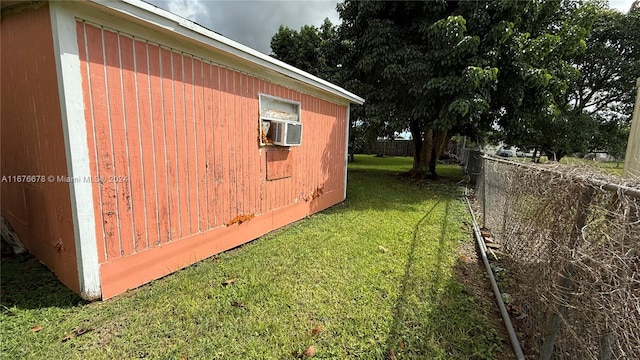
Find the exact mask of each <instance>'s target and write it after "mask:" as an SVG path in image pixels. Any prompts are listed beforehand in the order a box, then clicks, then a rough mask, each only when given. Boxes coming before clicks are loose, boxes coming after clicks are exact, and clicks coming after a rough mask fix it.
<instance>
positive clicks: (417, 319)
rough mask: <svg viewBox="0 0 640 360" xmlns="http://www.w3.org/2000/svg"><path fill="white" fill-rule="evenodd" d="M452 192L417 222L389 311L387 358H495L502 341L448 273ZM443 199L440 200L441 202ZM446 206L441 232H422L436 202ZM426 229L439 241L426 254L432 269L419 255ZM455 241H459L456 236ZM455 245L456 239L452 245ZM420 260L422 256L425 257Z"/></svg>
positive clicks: (463, 287)
mask: <svg viewBox="0 0 640 360" xmlns="http://www.w3.org/2000/svg"><path fill="white" fill-rule="evenodd" d="M452 201H453V198H451V197H450V198H446V199H443V200H440V201H438V202H437V203H436V204H435V205H433V207H431V209H429V211H428V212H427V213H426V214H425V215H424V216H423V217H422V218H421V219H420V220H419V221H418V222H417V223H416V225H415V226H414V230H413V237H412V240H411V244H410V248H409V253H408V258H407V262H406V266H405V270H404V275H403V277H402V280H401V281H402V284H401V288H400V294H399V296H398V299H397V301H396V305H395V307H394V311H393V322H392V325H391V327H390V331H389V334H388V337H387V340H386V349H387V350H386V351H387V357H386V358H387V359H395V358H396V356H398V357H402V358H417V359H436V358H440V359H494V358H495V355H496V350H498V349H500V348H501V347H502V341H501V340H500V338H499V335H498V333H497V332H496V331H495V330H494V329H488V327H487V319H486V318H483V317H480V316H478V314H481V313H482V312H479V311H478V307H479V305H478V304H477V299H476V297H474V295H473V294H472V293H471V292H470V291H469V290H468V289H467V288H466V287H465V286H463V285H462V284H461V283H460V282H459V281H458V280H457V279H456V277H455V276H449V274H451V273H452V269H453V266H452V264H451V263H450V262H451V261H450V260H449V259H446V257H447V256H451V255H450V254H451V247H452V243H451V241H452V240H451V239H448V238H447V229H448V226H449V224H448V223H450V222H451V221H452V218H451V216H450V210H451V202H452ZM443 202H444V204H443ZM439 206H444V216H443V217H442V222H441V223H440V224H437V226H439V233H438V234H437V235H436V234H430V235H429V234H425V232H424V230H423V229H422V227H423V226H428V225H431V226H433V225H435V224H433V218H435V219H437V218H438V216H437V215H433V213H434V211H435V210H436V208H438V207H439ZM425 235H426V236H431V237H432V238H433V237H435V236H437V246H436V248H435V249H432V250H433V251H431V254H430V255H429V257H431V258H432V261H431V263H432V264H435V266H434V267H431V268H430V269H424V268H422V267H421V266H420V260H419V259H417V257H418V256H424V255H417V254H420V253H424V252H425V247H428V246H433V245H435V244H434V243H435V242H433V241H432V242H430V243H427V242H425V241H424V240H425ZM456 243H457V242H456ZM453 246H457V245H455V244H454V245H453ZM423 261H424V260H423Z"/></svg>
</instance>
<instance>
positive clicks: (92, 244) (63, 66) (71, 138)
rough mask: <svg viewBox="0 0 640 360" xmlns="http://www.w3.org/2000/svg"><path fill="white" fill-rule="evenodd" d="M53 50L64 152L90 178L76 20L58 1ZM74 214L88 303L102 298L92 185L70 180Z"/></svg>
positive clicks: (76, 174)
mask: <svg viewBox="0 0 640 360" xmlns="http://www.w3.org/2000/svg"><path fill="white" fill-rule="evenodd" d="M49 14H50V17H51V31H52V34H53V48H54V55H55V61H56V72H57V78H58V93H59V97H60V110H61V113H62V114H61V116H62V131H63V134H64V144H65V153H66V158H67V159H66V160H67V170H68V174H69V177H72V178H75V179H87V178H90V177H91V168H90V165H89V146H88V143H87V129H86V122H85V117H84V103H83V102H84V97H83V93H82V91H83V90H82V75H81V72H80V59H79V56H78V54H79V53H78V42H77V35H76V20H75V17H74V16H73V14H72V13H71V12H69V11H68V10H67V9H65V8H64V6H62V4H61V3H58V2H50V3H49ZM69 191H70V194H71V199H70V200H71V213H72V217H73V229H74V237H75V245H76V258H77V259H76V261H77V266H78V277H79V283H80V296H82V297H83V298H84V299H87V300H94V299H99V298H100V297H101V295H102V292H101V284H100V264H99V262H98V245H97V243H96V222H95V213H94V208H93V187H92V184H91V182H84V181H78V182H76V181H70V182H69Z"/></svg>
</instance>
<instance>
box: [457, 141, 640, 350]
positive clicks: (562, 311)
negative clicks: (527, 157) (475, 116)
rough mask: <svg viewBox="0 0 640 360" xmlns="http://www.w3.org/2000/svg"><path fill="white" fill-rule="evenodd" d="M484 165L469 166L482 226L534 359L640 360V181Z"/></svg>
mask: <svg viewBox="0 0 640 360" xmlns="http://www.w3.org/2000/svg"><path fill="white" fill-rule="evenodd" d="M466 151H468V150H466ZM474 155H475V153H473V152H468V153H467V154H466V155H465V154H459V157H460V158H461V159H471V160H467V162H466V163H464V166H465V168H466V169H467V170H473V172H474V174H471V175H477V181H476V197H477V201H476V205H477V206H478V207H479V210H480V211H479V213H480V214H482V217H483V218H482V219H480V220H479V221H480V223H481V224H483V226H484V228H485V229H484V231H483V233H484V234H483V235H485V237H486V238H487V242H493V244H490V248H491V249H493V250H492V252H493V253H494V259H493V260H492V267H493V268H494V272H495V273H496V277H497V278H498V282H499V284H500V288H501V291H503V292H506V293H508V294H507V295H505V296H503V300H504V301H505V303H507V304H506V305H507V309H509V310H510V313H511V315H512V319H513V322H514V326H515V327H516V329H517V331H518V335H519V338H520V341H521V343H522V345H523V348H524V352H525V354H527V356H528V357H530V358H540V359H551V358H554V359H602V360H606V359H635V358H637V356H639V355H638V354H640V181H638V180H636V181H626V182H625V181H623V180H621V179H620V178H617V177H613V176H607V175H596V174H594V172H593V171H592V169H585V168H580V167H571V166H567V165H558V164H554V165H548V164H545V165H538V164H530V163H526V164H525V163H517V162H511V161H506V160H502V159H497V158H492V157H486V156H485V157H478V156H474ZM469 161H471V162H472V163H468V162H469ZM475 161H479V162H480V166H476V164H474V163H473V162H475ZM469 172H471V171H469ZM472 177H473V176H472Z"/></svg>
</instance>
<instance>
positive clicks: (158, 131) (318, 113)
mask: <svg viewBox="0 0 640 360" xmlns="http://www.w3.org/2000/svg"><path fill="white" fill-rule="evenodd" d="M1 6H2V24H1V26H2V29H1V30H2V34H1V36H2V38H1V40H2V45H1V46H2V55H1V59H0V60H1V61H2V74H1V75H2V138H1V142H2V145H1V151H2V176H9V177H8V178H7V179H5V180H6V181H4V180H3V182H2V214H3V216H4V217H5V218H6V219H7V220H9V222H10V223H11V225H12V226H13V228H14V230H15V231H16V233H17V234H18V235H19V236H20V238H21V240H22V242H23V243H24V245H25V247H26V248H27V249H28V250H29V251H30V252H31V253H33V254H34V255H35V256H36V257H37V258H38V259H40V260H41V261H42V262H43V263H44V264H46V265H47V266H48V267H49V268H50V269H51V270H52V271H53V272H54V273H55V274H56V275H57V276H58V278H59V279H60V280H61V281H62V282H63V283H64V284H65V285H67V286H68V287H70V288H71V289H73V290H74V291H76V292H77V293H79V294H81V296H83V297H84V298H87V299H97V298H102V299H106V298H109V297H112V296H115V295H117V294H120V293H122V292H124V291H126V290H127V289H131V288H135V287H137V286H139V285H142V284H144V283H146V282H149V281H151V280H153V279H157V278H159V277H161V276H164V275H166V274H169V273H171V272H173V271H175V270H177V269H180V268H183V267H185V266H188V265H189V264H192V263H194V262H196V261H199V260H201V259H204V258H207V257H209V256H212V255H214V254H216V253H219V252H222V251H225V250H227V249H230V248H233V247H235V246H238V245H240V244H243V243H245V242H247V241H250V240H252V239H255V238H257V237H259V236H261V235H263V234H265V233H267V232H269V231H271V230H273V229H276V228H279V227H281V226H283V225H286V224H289V223H291V222H293V221H295V220H298V219H301V218H303V217H305V216H306V215H308V214H310V213H313V212H317V211H320V210H322V209H325V208H327V207H329V206H331V205H334V204H336V203H339V202H341V201H342V200H344V199H345V196H346V157H347V152H346V149H347V142H346V138H347V131H348V122H349V121H348V117H349V106H350V104H351V103H356V104H362V103H363V99H362V98H360V97H358V96H356V95H354V94H351V93H349V92H348V91H346V90H344V89H342V88H340V87H338V86H336V85H333V84H331V83H328V82H326V81H324V80H321V79H319V78H317V77H314V76H312V75H310V74H308V73H305V72H303V71H301V70H299V69H296V68H294V67H291V66H289V65H286V64H284V63H282V62H280V61H277V60H274V59H272V58H270V57H268V56H266V55H264V54H261V53H259V52H257V51H254V50H252V49H250V48H248V47H246V46H243V45H241V44H238V43H236V42H234V41H231V40H229V39H227V38H225V37H222V36H220V35H219V34H216V33H214V32H212V31H209V30H207V29H205V28H203V27H201V26H199V25H197V24H195V23H193V22H191V21H188V20H186V19H183V18H181V17H179V16H176V15H174V14H171V13H169V12H167V11H164V10H161V9H159V8H156V7H154V6H152V5H150V4H147V3H145V2H142V1H137V0H125V1H104V2H103V1H83V2H76V1H74V2H44V3H33V2H30V1H29V2H21V1H9V2H2V3H1ZM22 175H29V176H31V177H21V176H22Z"/></svg>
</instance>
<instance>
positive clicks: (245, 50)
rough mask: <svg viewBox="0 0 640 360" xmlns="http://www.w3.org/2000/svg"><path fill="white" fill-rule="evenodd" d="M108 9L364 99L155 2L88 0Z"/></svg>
mask: <svg viewBox="0 0 640 360" xmlns="http://www.w3.org/2000/svg"><path fill="white" fill-rule="evenodd" d="M89 1H90V2H93V3H96V4H100V5H102V6H104V7H107V8H109V9H111V10H115V11H117V12H120V13H123V14H126V15H128V16H132V17H135V18H138V19H140V20H143V21H145V22H147V23H150V24H153V25H155V26H158V27H161V28H164V29H167V30H170V31H173V32H175V33H178V34H180V35H183V36H186V37H188V38H191V39H194V40H196V41H199V42H201V43H203V44H206V45H208V46H211V47H213V48H215V49H218V50H221V51H224V52H227V53H229V54H232V55H234V56H237V57H239V58H241V59H244V60H247V61H250V62H252V63H255V64H257V65H260V66H262V67H265V68H267V69H270V70H273V71H276V72H278V73H280V74H282V75H285V76H288V77H291V78H293V79H295V80H298V81H301V82H303V83H305V84H308V85H311V86H314V87H316V88H319V89H322V90H324V91H327V92H329V93H331V94H334V95H336V96H339V97H341V98H344V99H346V100H348V101H349V102H351V103H355V104H359V105H362V104H363V103H364V99H363V98H361V97H359V96H358V95H355V94H353V93H351V92H349V91H347V90H345V89H343V88H341V87H339V86H337V85H335V84H332V83H330V82H328V81H326V80H322V79H320V78H319V77H316V76H314V75H311V74H309V73H307V72H305V71H302V70H300V69H298V68H296V67H293V66H291V65H289V64H285V63H283V62H282V61H280V60H276V59H274V58H272V57H270V56H268V55H265V54H263V53H261V52H259V51H257V50H254V49H252V48H250V47H248V46H245V45H242V44H240V43H238V42H236V41H233V40H231V39H228V38H226V37H224V36H222V35H220V34H218V33H216V32H214V31H211V30H209V29H207V28H205V27H203V26H201V25H198V24H196V23H194V22H193V21H191V20H187V19H185V18H183V17H181V16H178V15H176V14H173V13H171V12H169V11H166V10H163V9H160V8H158V7H156V6H154V5H151V4H149V3H146V2H144V1H140V0H121V1H113V0H89Z"/></svg>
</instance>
